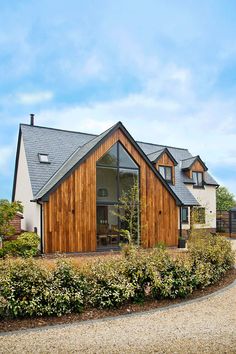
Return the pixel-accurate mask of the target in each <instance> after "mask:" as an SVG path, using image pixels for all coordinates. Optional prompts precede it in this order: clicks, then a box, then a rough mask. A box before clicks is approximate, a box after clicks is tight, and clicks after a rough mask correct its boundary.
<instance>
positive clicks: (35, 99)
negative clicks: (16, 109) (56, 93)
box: [16, 91, 53, 105]
mask: <svg viewBox="0 0 236 354" xmlns="http://www.w3.org/2000/svg"><path fill="white" fill-rule="evenodd" d="M52 98H53V92H51V91H39V92H21V93H18V94H17V95H16V101H17V103H20V104H24V105H31V104H37V103H42V102H45V101H50V100H52Z"/></svg>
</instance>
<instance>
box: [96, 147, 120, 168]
mask: <svg viewBox="0 0 236 354" xmlns="http://www.w3.org/2000/svg"><path fill="white" fill-rule="evenodd" d="M117 161H118V160H117V144H115V145H113V146H112V147H111V148H110V150H108V151H107V153H106V154H105V155H103V156H102V157H101V158H100V159H99V160H98V162H97V164H98V165H103V166H114V167H115V166H117V163H118V162H117Z"/></svg>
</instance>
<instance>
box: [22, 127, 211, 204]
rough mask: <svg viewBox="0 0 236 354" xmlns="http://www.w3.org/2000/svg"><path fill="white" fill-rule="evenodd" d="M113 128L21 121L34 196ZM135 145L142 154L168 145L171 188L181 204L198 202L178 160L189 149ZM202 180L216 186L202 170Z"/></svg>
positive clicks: (41, 191) (38, 195)
mask: <svg viewBox="0 0 236 354" xmlns="http://www.w3.org/2000/svg"><path fill="white" fill-rule="evenodd" d="M113 128H114V126H113V127H111V128H110V129H108V130H107V131H106V132H104V133H102V134H101V135H98V136H97V135H94V134H86V133H81V132H72V131H65V130H60V129H54V128H47V127H39V126H31V125H26V124H21V125H20V131H21V134H22V138H23V142H24V146H25V153H26V159H27V163H28V169H29V175H30V181H31V185H32V190H33V196H34V199H37V198H40V197H41V196H42V195H43V194H44V193H45V192H46V191H48V190H50V189H51V188H52V187H53V186H54V185H55V184H56V183H58V181H59V180H60V179H61V178H62V177H63V176H64V175H65V174H66V173H69V172H70V170H71V168H72V167H73V166H74V165H75V164H76V163H77V162H78V161H80V160H81V159H83V157H84V156H86V154H87V153H88V152H89V151H90V150H91V149H93V148H94V147H95V146H96V145H97V144H98V143H99V142H100V140H102V139H103V137H104V136H106V134H108V133H109V131H110V130H112V129H113ZM137 144H138V146H139V147H140V148H141V150H142V151H143V152H144V153H145V154H146V155H150V154H152V153H155V152H157V151H160V150H162V151H163V149H165V148H168V150H169V152H170V153H171V155H172V156H173V157H174V159H175V160H176V161H177V162H178V165H177V166H175V178H176V183H175V185H174V186H172V185H170V188H171V190H172V191H173V192H174V194H175V195H176V196H177V197H178V198H179V199H180V200H181V201H182V203H183V204H185V205H198V202H197V201H196V199H195V198H194V196H193V195H192V194H191V192H190V191H189V190H188V189H187V187H186V183H193V181H192V180H191V179H189V178H187V177H186V176H185V174H184V172H183V171H182V169H181V163H180V162H181V161H182V160H185V159H189V158H192V155H191V154H190V152H189V151H188V150H187V149H181V148H174V147H169V146H164V145H157V144H150V143H144V142H137ZM38 153H45V154H48V156H49V162H50V164H42V163H40V162H39V159H38ZM147 158H148V156H147ZM205 182H206V184H209V185H218V184H217V182H216V181H215V180H214V179H213V177H212V176H211V175H210V174H209V173H208V172H205Z"/></svg>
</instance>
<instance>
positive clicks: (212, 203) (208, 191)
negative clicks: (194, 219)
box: [183, 185, 216, 229]
mask: <svg viewBox="0 0 236 354" xmlns="http://www.w3.org/2000/svg"><path fill="white" fill-rule="evenodd" d="M186 186H187V188H188V189H189V190H190V192H191V193H192V194H193V196H194V197H195V199H197V201H198V202H199V204H200V206H202V207H204V208H205V209H206V223H205V224H195V227H196V228H213V229H214V228H216V187H215V186H206V185H205V186H204V189H203V188H193V186H192V185H186ZM186 228H187V229H188V228H189V225H187V224H185V225H184V224H183V229H186Z"/></svg>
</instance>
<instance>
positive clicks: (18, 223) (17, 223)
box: [4, 212, 24, 241]
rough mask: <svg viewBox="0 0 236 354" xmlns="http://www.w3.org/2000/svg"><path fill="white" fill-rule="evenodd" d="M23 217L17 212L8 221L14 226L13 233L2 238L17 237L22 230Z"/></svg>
mask: <svg viewBox="0 0 236 354" xmlns="http://www.w3.org/2000/svg"><path fill="white" fill-rule="evenodd" d="M22 219H24V217H23V214H22V213H19V212H17V213H16V215H15V216H14V218H13V219H12V220H11V221H10V225H11V226H12V227H14V230H15V232H14V235H12V236H5V237H4V239H5V240H8V241H10V240H15V239H17V237H18V236H19V235H20V234H21V232H22V228H21V220H22Z"/></svg>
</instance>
